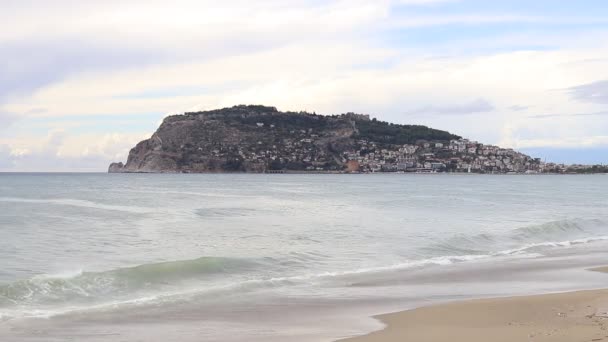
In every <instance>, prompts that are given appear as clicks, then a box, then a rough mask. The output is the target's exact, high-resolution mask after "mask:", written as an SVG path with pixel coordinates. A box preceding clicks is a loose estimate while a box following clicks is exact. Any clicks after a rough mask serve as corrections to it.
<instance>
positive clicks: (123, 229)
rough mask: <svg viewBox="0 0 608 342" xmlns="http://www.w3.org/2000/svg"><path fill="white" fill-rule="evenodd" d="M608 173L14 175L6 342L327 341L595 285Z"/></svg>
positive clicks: (5, 251) (0, 270)
mask: <svg viewBox="0 0 608 342" xmlns="http://www.w3.org/2000/svg"><path fill="white" fill-rule="evenodd" d="M607 190H608V176H603V175H597V176H489V175H403V174H378V175H144V174H0V340H2V341H66V340H77V341H170V340H175V341H245V340H247V341H255V340H259V341H285V340H289V341H300V340H301V341H325V340H332V339H333V338H337V337H341V336H349V335H353V334H358V333H363V332H366V331H369V330H372V329H377V328H379V327H380V326H379V324H378V323H377V322H375V321H374V320H371V319H369V318H367V317H368V316H369V315H371V314H376V313H382V312H387V311H395V310H401V309H406V308H411V307H416V306H420V305H427V304H430V303H436V302H443V301H451V300H458V299H464V298H477V297H489V296H505V295H514V294H527V293H540V292H554V291H565V290H572V289H585V288H597V287H602V286H605V284H608V276H606V275H604V274H600V273H595V272H588V271H585V270H584V268H586V267H591V266H596V265H602V264H608V258H607V257H608V249H607V248H606V247H608V195H607Z"/></svg>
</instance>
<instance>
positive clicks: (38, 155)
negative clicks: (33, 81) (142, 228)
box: [0, 130, 150, 172]
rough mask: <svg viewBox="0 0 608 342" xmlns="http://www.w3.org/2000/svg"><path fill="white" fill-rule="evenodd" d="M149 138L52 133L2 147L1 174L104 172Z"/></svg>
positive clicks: (113, 134)
mask: <svg viewBox="0 0 608 342" xmlns="http://www.w3.org/2000/svg"><path fill="white" fill-rule="evenodd" d="M149 136H150V135H149V134H141V133H139V134H119V133H110V134H88V135H74V134H69V133H68V132H66V131H60V130H57V131H51V132H49V133H48V135H47V136H46V137H44V138H42V139H38V140H36V139H35V138H33V137H32V138H29V139H22V140H20V141H14V142H12V143H9V142H2V143H0V171H25V172H38V171H54V172H62V171H80V172H92V171H105V170H106V169H107V167H108V165H109V164H110V163H111V162H114V161H125V160H126V158H127V153H128V151H129V150H130V149H131V148H132V147H133V146H135V144H136V143H137V142H139V141H140V140H143V139H145V138H147V137H149Z"/></svg>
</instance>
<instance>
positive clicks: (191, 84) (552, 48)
mask: <svg viewBox="0 0 608 342" xmlns="http://www.w3.org/2000/svg"><path fill="white" fill-rule="evenodd" d="M0 6H1V8H2V11H1V12H0V20H1V21H2V22H3V27H4V29H3V30H2V31H1V32H0V171H104V170H105V169H106V167H107V165H108V164H109V163H110V162H112V161H121V160H122V161H124V160H125V159H126V155H127V153H128V151H129V149H130V148H131V147H132V146H134V145H135V143H137V142H138V141H139V140H141V139H143V138H146V137H149V136H150V135H151V134H152V133H153V132H154V130H155V128H156V127H157V126H158V124H159V123H160V122H161V121H162V119H163V117H165V116H166V115H168V114H175V113H182V112H184V111H192V110H203V109H212V108H218V107H225V106H232V105H235V104H243V103H248V104H251V103H255V104H266V105H272V106H276V107H278V108H279V109H282V110H296V111H297V110H309V111H316V112H317V113H326V114H333V113H343V112H350V111H354V112H361V113H369V114H371V115H372V116H375V117H378V118H380V119H383V120H388V121H393V122H399V123H414V124H425V125H429V126H432V127H436V128H441V129H446V130H449V131H451V132H454V133H456V134H459V135H462V136H466V137H469V138H471V139H475V140H478V141H480V142H484V143H491V144H498V145H501V146H505V147H513V148H516V149H520V150H522V151H525V152H527V153H530V154H532V155H534V156H538V157H541V158H546V159H548V160H555V161H558V162H565V163H608V133H607V132H608V114H607V113H608V44H607V42H608V19H607V18H608V16H607V15H606V14H608V3H607V2H606V1H599V0H583V1H549V0H536V1H523V0H509V1H501V0H496V1H487V0H486V1H481V0H377V1H359V0H349V1H344V0H342V1H319V0H294V1H290V2H285V1H278V0H266V1H258V2H255V3H252V2H250V1H244V0H224V1H216V0H201V1H194V0H175V1H173V2H171V3H167V2H165V1H159V0H148V1H143V0H130V1H129V0H126V1H118V0H108V1H103V2H102V1H95V2H94V1H88V2H74V1H70V0H56V1H52V2H50V1H49V2H41V1H36V0H22V1H13V0H0Z"/></svg>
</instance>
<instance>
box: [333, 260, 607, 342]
mask: <svg viewBox="0 0 608 342" xmlns="http://www.w3.org/2000/svg"><path fill="white" fill-rule="evenodd" d="M592 271H601V272H606V271H608V268H607V267H602V268H597V269H593V270H592ZM376 318H377V319H379V320H381V321H382V322H384V323H385V324H386V328H385V329H384V330H381V331H377V332H373V333H371V334H369V335H366V336H361V337H355V338H349V339H345V340H342V342H397V341H399V342H406V341H412V342H414V341H415V342H431V341H432V342H439V341H468V342H477V341H479V342H482V341H484V342H485V341H495V342H496V341H504V342H514V341H556V342H576V341H608V289H603V290H591V291H580V292H569V293H558V294H547V295H537V296H526V297H510V298H499V299H481V300H471V301H464V302H455V303H448V304H443V305H437V306H430V307H423V308H419V309H415V310H410V311H404V312H398V313H393V314H386V315H381V316H377V317H376Z"/></svg>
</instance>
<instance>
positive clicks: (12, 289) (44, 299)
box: [0, 257, 253, 307]
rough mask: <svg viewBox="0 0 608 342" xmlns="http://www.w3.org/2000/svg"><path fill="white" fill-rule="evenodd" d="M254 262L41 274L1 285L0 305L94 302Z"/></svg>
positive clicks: (170, 264) (175, 263)
mask: <svg viewBox="0 0 608 342" xmlns="http://www.w3.org/2000/svg"><path fill="white" fill-rule="evenodd" d="M252 265H253V262H250V261H245V260H241V259H231V258H215V257H202V258H198V259H193V260H184V261H169V262H160V263H151V264H143V265H139V266H134V267H126V268H118V269H113V270H109V271H103V272H82V271H79V272H75V273H72V274H67V275H66V274H64V275H41V276H35V277H33V278H30V279H27V280H20V281H16V282H12V283H8V284H3V285H0V307H3V306H4V307H5V306H10V305H15V304H56V303H65V302H94V301H96V300H98V299H103V298H106V297H109V296H111V297H120V296H121V295H125V296H132V295H134V294H137V293H138V292H141V293H143V292H145V291H154V290H158V289H162V288H163V287H170V286H179V285H180V284H181V283H182V282H184V281H187V280H191V279H198V280H201V279H206V278H209V277H211V276H213V275H217V274H220V273H234V272H243V271H246V270H248V269H250V268H252Z"/></svg>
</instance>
